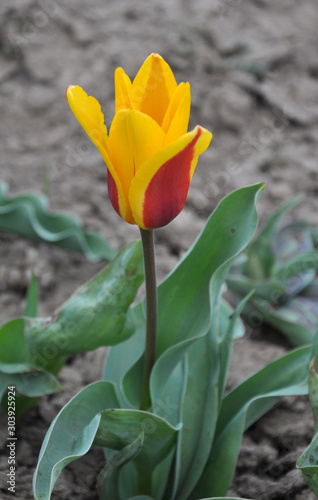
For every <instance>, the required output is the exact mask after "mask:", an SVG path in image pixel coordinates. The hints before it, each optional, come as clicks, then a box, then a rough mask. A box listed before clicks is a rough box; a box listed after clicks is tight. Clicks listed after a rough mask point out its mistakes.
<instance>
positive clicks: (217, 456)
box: [189, 347, 312, 500]
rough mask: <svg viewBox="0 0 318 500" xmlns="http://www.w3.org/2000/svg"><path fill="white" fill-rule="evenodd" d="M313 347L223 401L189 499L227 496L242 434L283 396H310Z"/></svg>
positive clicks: (293, 354) (244, 384) (272, 366)
mask: <svg viewBox="0 0 318 500" xmlns="http://www.w3.org/2000/svg"><path fill="white" fill-rule="evenodd" d="M311 355H312V348H310V347H302V348H299V349H297V350H294V351H292V352H290V353H288V354H287V355H285V356H283V357H282V358H280V359H278V360H276V361H274V362H273V363H271V364H269V365H268V366H266V367H265V368H263V369H262V370H261V371H259V372H258V373H256V374H255V375H252V376H251V377H250V378H248V379H247V380H245V381H244V382H242V383H241V384H240V385H239V386H237V387H236V388H234V389H233V390H232V391H231V392H229V393H228V394H227V395H226V396H225V398H224V399H223V402H222V406H221V410H220V414H219V416H218V425H217V428H216V433H215V438H214V442H213V447H212V450H211V453H210V457H209V460H208V461H207V464H206V466H205V469H204V472H203V474H202V476H201V478H200V480H199V481H198V483H197V485H196V487H195V489H194V491H193V492H192V493H191V495H190V497H189V500H195V499H196V498H198V497H200V496H202V495H204V494H205V492H206V491H213V493H214V494H217V495H225V494H226V492H227V490H228V488H229V486H230V484H231V480H232V477H233V474H234V470H235V465H236V461H237V456H238V453H239V447H240V443H241V439H242V434H243V432H244V430H245V429H246V428H248V427H249V426H250V425H252V423H254V422H255V421H256V420H257V419H258V418H260V417H261V416H262V415H263V414H264V413H265V412H266V411H268V409H269V408H270V407H271V406H272V405H273V403H274V402H275V401H276V400H277V398H278V397H280V396H287V395H298V394H306V393H307V390H308V388H307V369H308V368H307V367H308V363H309V360H310V358H311Z"/></svg>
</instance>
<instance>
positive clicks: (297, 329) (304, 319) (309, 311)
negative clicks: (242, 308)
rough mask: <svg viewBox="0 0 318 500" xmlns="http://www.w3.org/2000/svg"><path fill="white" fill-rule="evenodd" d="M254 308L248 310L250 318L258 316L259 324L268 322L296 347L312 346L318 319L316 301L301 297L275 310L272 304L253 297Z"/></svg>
mask: <svg viewBox="0 0 318 500" xmlns="http://www.w3.org/2000/svg"><path fill="white" fill-rule="evenodd" d="M251 305H252V307H251V308H249V307H247V308H246V316H247V318H249V314H251V317H253V315H255V311H256V315H257V321H258V322H263V321H264V322H266V323H268V324H269V325H272V326H274V327H275V328H277V329H278V330H280V331H281V332H282V333H283V334H284V335H285V337H286V338H287V339H288V340H289V342H290V343H291V344H292V345H294V346H301V345H304V344H311V343H312V340H313V336H314V330H315V328H316V326H317V323H316V320H317V317H318V311H317V303H316V300H313V301H311V300H310V299H305V298H303V297H301V296H299V297H297V298H295V299H292V300H289V301H288V302H287V303H286V305H284V306H280V307H279V308H275V307H273V306H272V305H271V303H270V302H268V301H266V300H262V299H259V298H257V297H252V299H251Z"/></svg>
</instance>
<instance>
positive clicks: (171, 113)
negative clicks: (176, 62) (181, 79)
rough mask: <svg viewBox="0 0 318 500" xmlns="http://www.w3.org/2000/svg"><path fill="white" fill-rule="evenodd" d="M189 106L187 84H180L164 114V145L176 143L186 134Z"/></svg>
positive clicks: (189, 93) (189, 95)
mask: <svg viewBox="0 0 318 500" xmlns="http://www.w3.org/2000/svg"><path fill="white" fill-rule="evenodd" d="M190 106H191V92H190V84H189V83H180V85H179V86H178V87H177V90H176V92H175V94H174V96H173V98H172V100H171V102H170V105H169V107H168V109H167V112H166V114H165V117H164V120H163V123H162V128H163V130H164V132H166V139H165V144H169V142H173V141H176V140H177V139H178V138H179V137H181V136H182V135H184V134H186V133H187V130H188V124H189V117H190Z"/></svg>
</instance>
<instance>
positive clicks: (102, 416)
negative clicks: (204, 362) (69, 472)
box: [33, 381, 177, 500]
mask: <svg viewBox="0 0 318 500" xmlns="http://www.w3.org/2000/svg"><path fill="white" fill-rule="evenodd" d="M118 405H119V401H118V399H117V396H116V392H115V388H114V386H113V384H111V383H110V382H106V381H100V382H95V383H94V384H91V385H89V386H88V387H86V388H84V389H83V390H82V391H80V392H79V393H78V394H77V395H76V396H75V397H74V398H73V399H71V401H69V403H67V405H66V406H64V408H63V409H62V410H61V411H60V413H59V414H58V415H57V417H56V418H55V419H54V421H53V422H52V424H51V426H50V429H49V431H48V432H47V435H46V437H45V440H44V442H43V445H42V448H41V451H40V455H39V461H38V466H37V469H36V471H35V475H34V480H33V491H34V496H35V498H36V499H37V500H48V499H49V498H50V496H51V492H52V489H53V486H54V483H55V481H56V480H57V478H58V476H59V475H60V473H61V471H62V470H63V468H64V467H65V466H66V465H67V464H69V463H70V462H72V461H73V460H76V459H77V458H79V457H80V456H82V455H83V454H85V453H86V452H87V451H88V450H89V448H90V447H91V445H92V444H93V442H94V443H95V444H97V445H99V446H104V447H106V448H110V449H112V450H123V449H125V450H124V452H123V453H124V454H125V459H128V455H129V453H130V458H131V459H133V460H134V464H135V467H136V468H137V470H139V471H140V472H142V474H143V475H149V474H150V471H151V470H152V469H153V468H154V467H155V466H156V465H157V464H158V463H159V462H160V461H161V460H163V459H164V458H165V457H166V456H167V455H168V454H169V453H170V452H171V450H172V448H173V447H174V446H175V442H176V433H177V430H176V429H175V428H173V427H172V426H170V425H169V424H168V422H166V421H165V420H164V419H162V418H160V417H157V416H156V415H153V414H151V413H147V412H142V411H138V410H117V409H116V408H118ZM141 431H143V442H142V443H141V442H140V441H139V442H138V447H140V449H138V454H135V453H131V446H135V444H136V439H138V437H140V433H141ZM133 443H135V444H133ZM127 446H128V447H129V446H130V449H128V452H127ZM135 451H136V450H135ZM111 459H112V460H114V455H113V454H112V456H111ZM110 477H112V476H110Z"/></svg>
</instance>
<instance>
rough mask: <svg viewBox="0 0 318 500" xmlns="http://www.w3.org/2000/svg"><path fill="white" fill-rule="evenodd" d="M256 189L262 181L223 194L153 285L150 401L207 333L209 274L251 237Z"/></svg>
mask: <svg viewBox="0 0 318 500" xmlns="http://www.w3.org/2000/svg"><path fill="white" fill-rule="evenodd" d="M262 189H263V185H262V184H257V185H254V186H249V187H246V188H242V189H239V190H237V191H234V192H233V193H231V194H230V195H228V196H227V197H226V198H224V199H223V200H222V201H221V202H220V204H219V205H218V207H217V208H216V210H215V211H214V212H213V214H212V215H211V217H210V218H209V220H208V222H207V224H206V226H205V228H204V229H203V231H202V233H201V234H200V235H199V237H198V238H197V240H196V241H195V242H194V244H193V246H192V247H191V248H190V250H189V251H188V252H187V254H186V255H185V257H184V258H183V259H182V260H181V262H180V263H179V265H177V267H176V268H175V269H174V271H173V272H172V273H171V274H170V275H169V276H168V277H167V278H166V279H165V280H164V281H163V283H161V285H160V286H159V287H158V308H159V317H158V359H157V361H156V364H155V366H154V369H153V372H152V376H151V386H150V388H151V396H152V401H153V404H154V405H155V404H156V401H157V399H158V398H160V394H161V392H162V390H163V387H164V384H165V383H166V381H167V379H168V378H169V376H170V374H171V371H172V370H173V369H174V367H175V366H176V365H177V363H178V362H179V361H180V360H181V359H182V357H183V356H184V354H185V353H186V351H187V349H188V348H189V347H190V346H191V345H192V344H193V342H195V340H196V339H198V338H199V337H201V336H203V335H206V334H207V332H208V330H209V327H210V323H211V305H210V297H209V286H210V280H211V276H212V275H213V273H214V272H215V271H216V270H217V269H218V268H220V267H221V266H222V265H223V264H224V263H226V262H228V263H230V259H232V258H233V257H234V256H235V255H237V254H238V253H239V252H240V251H241V250H242V249H243V248H244V246H245V245H247V243H248V241H249V240H250V238H251V236H252V235H253V233H254V230H255V228H256V225H257V214H256V210H255V200H256V198H257V197H258V196H259V194H260V192H261V190H262ZM226 271H227V267H226V268H224V275H223V278H222V279H220V280H219V284H218V286H219V292H218V293H220V290H221V286H222V284H223V280H224V277H225V274H226ZM217 295H218V294H217Z"/></svg>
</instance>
